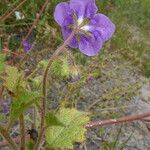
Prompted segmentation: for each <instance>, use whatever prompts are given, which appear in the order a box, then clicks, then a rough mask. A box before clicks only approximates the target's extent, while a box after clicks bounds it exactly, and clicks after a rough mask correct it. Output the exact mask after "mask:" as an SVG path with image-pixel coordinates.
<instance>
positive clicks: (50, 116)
mask: <svg viewBox="0 0 150 150" xmlns="http://www.w3.org/2000/svg"><path fill="white" fill-rule="evenodd" d="M45 119H46V123H47V126H63V123H61V122H60V120H59V119H58V118H57V117H56V115H55V114H54V113H53V112H49V113H47V115H46V116H45Z"/></svg>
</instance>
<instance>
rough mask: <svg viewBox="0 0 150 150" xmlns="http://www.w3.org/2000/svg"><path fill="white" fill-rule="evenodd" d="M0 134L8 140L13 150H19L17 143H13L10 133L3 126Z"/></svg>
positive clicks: (0, 127) (0, 128)
mask: <svg viewBox="0 0 150 150" xmlns="http://www.w3.org/2000/svg"><path fill="white" fill-rule="evenodd" d="M0 134H1V135H2V136H3V137H4V138H5V139H6V141H7V142H8V143H9V145H10V146H11V147H12V148H13V150H18V147H17V145H16V143H15V142H14V141H13V139H12V138H11V136H10V135H9V133H8V132H7V131H6V130H5V129H4V128H3V127H2V126H0Z"/></svg>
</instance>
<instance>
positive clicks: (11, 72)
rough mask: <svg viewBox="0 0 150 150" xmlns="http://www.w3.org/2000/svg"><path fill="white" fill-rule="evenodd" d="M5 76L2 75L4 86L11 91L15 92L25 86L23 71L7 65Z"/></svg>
mask: <svg viewBox="0 0 150 150" xmlns="http://www.w3.org/2000/svg"><path fill="white" fill-rule="evenodd" d="M5 72H6V76H5V77H4V81H5V82H4V86H5V87H6V88H7V89H8V90H9V91H11V92H13V93H16V91H17V90H20V89H21V88H25V86H26V82H25V81H24V73H23V72H19V71H18V69H17V68H15V67H11V66H7V67H6V70H5Z"/></svg>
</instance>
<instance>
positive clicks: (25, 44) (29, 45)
mask: <svg viewBox="0 0 150 150" xmlns="http://www.w3.org/2000/svg"><path fill="white" fill-rule="evenodd" d="M23 48H24V51H25V52H29V51H30V50H31V48H32V44H29V43H28V42H27V41H24V42H23Z"/></svg>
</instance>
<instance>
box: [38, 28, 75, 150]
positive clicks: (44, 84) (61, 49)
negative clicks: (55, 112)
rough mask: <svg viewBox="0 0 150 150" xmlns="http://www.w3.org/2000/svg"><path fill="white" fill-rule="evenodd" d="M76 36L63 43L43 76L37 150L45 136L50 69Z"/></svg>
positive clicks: (50, 60)
mask: <svg viewBox="0 0 150 150" xmlns="http://www.w3.org/2000/svg"><path fill="white" fill-rule="evenodd" d="M74 34H75V31H73V32H72V33H71V34H70V36H69V37H68V38H67V39H66V41H65V42H64V43H63V45H61V46H60V47H59V48H58V49H57V50H56V51H55V52H54V54H53V55H52V56H51V58H50V59H49V62H48V65H47V67H46V70H45V72H44V75H43V98H42V112H41V125H40V131H39V137H38V140H37V142H36V145H35V150H38V147H39V145H40V143H41V140H42V137H43V134H44V132H43V131H44V130H43V128H45V118H44V117H45V114H46V101H47V77H48V72H49V69H50V67H51V65H52V63H53V62H54V60H56V59H57V58H58V56H59V55H60V54H61V53H62V52H63V51H64V50H65V47H66V46H67V45H68V43H69V41H70V40H71V39H72V37H73V36H74Z"/></svg>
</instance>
